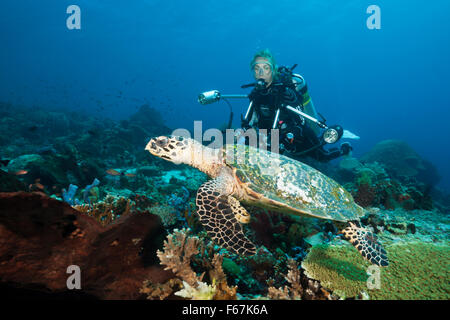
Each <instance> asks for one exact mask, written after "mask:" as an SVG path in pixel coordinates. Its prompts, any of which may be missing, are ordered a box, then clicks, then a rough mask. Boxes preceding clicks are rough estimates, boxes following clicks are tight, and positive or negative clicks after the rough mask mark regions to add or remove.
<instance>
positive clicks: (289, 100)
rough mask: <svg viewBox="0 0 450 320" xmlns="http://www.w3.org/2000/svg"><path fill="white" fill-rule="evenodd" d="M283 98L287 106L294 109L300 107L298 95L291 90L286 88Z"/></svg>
mask: <svg viewBox="0 0 450 320" xmlns="http://www.w3.org/2000/svg"><path fill="white" fill-rule="evenodd" d="M281 97H282V99H283V102H284V103H285V104H286V105H290V106H292V107H296V106H298V105H299V101H298V97H297V94H296V93H295V91H294V90H293V89H291V88H288V87H286V88H285V89H284V91H283V92H282V94H281Z"/></svg>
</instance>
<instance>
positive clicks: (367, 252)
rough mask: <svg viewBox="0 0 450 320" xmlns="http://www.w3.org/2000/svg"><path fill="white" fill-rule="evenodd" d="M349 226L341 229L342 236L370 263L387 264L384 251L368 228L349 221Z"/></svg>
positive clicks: (382, 265)
mask: <svg viewBox="0 0 450 320" xmlns="http://www.w3.org/2000/svg"><path fill="white" fill-rule="evenodd" d="M349 224H350V226H348V227H347V228H345V229H344V230H342V233H343V234H344V237H345V238H346V239H347V240H348V241H350V243H351V244H352V245H354V246H355V248H356V249H357V250H358V251H359V253H361V255H362V256H363V257H364V258H365V259H367V260H369V261H370V262H371V263H373V264H376V265H378V266H381V267H385V266H387V265H388V264H389V261H388V258H387V254H386V251H385V250H384V248H383V247H382V246H381V244H380V243H379V242H378V239H377V237H376V236H375V235H374V234H373V233H372V232H370V231H369V230H367V229H365V228H362V227H359V226H357V225H356V224H354V223H352V222H349Z"/></svg>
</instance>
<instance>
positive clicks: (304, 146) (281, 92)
mask: <svg viewBox="0 0 450 320" xmlns="http://www.w3.org/2000/svg"><path fill="white" fill-rule="evenodd" d="M295 67H296V65H294V66H293V67H292V68H287V67H278V66H277V64H276V62H275V58H274V57H273V55H272V54H271V52H270V51H269V50H268V49H265V50H262V51H259V52H257V53H256V54H255V55H254V57H253V59H252V60H251V63H250V68H251V71H252V72H253V76H254V78H255V80H256V82H255V83H252V84H248V85H244V86H242V88H247V87H251V86H254V88H253V90H252V92H251V93H250V95H249V96H248V97H249V99H250V106H249V109H248V110H247V113H246V115H245V117H242V123H241V126H242V128H243V129H244V130H248V129H250V128H253V129H255V130H259V129H267V132H270V129H279V138H280V141H279V148H280V153H281V154H285V155H286V156H289V157H291V158H296V159H298V158H302V157H311V158H313V159H316V160H318V161H320V162H327V161H330V160H332V159H335V158H338V157H340V156H343V155H347V154H349V153H350V152H351V150H352V147H351V145H350V143H348V142H344V143H342V144H341V146H340V149H338V148H330V149H329V150H327V149H325V148H324V145H325V144H326V143H325V142H323V140H324V139H323V137H320V132H321V128H325V127H326V126H325V124H324V121H323V122H320V121H317V120H315V119H317V112H316V110H315V108H314V105H313V103H312V101H311V97H310V96H309V93H308V88H307V85H306V82H305V80H304V79H303V77H302V76H301V75H298V74H294V73H293V72H292V70H293V69H294V68H295ZM289 108H291V109H290V110H288V109H289ZM292 108H294V109H296V110H298V111H301V113H302V114H304V115H306V116H302V115H300V114H296V113H295V112H291V111H293V109H292ZM307 115H309V116H310V117H307ZM311 117H312V118H313V119H310V118H311ZM321 117H322V116H321ZM322 118H323V117H322ZM312 120H315V121H312ZM334 129H336V131H337V132H339V138H340V137H341V136H342V134H343V128H342V127H341V126H334ZM267 141H269V139H267Z"/></svg>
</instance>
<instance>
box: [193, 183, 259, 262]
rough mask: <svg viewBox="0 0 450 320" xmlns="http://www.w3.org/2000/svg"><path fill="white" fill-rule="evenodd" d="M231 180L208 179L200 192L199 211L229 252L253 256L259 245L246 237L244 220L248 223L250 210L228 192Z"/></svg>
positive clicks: (214, 235) (203, 222) (205, 223)
mask: <svg viewBox="0 0 450 320" xmlns="http://www.w3.org/2000/svg"><path fill="white" fill-rule="evenodd" d="M226 183H227V181H225V179H221V178H220V177H218V178H217V179H213V180H210V181H207V182H205V183H204V184H202V185H201V186H200V188H199V189H198V192H197V199H196V204H197V214H198V215H199V217H200V222H201V224H202V225H203V227H204V228H205V230H206V232H207V233H208V236H210V237H211V238H212V239H213V240H214V241H215V242H216V243H217V244H219V245H220V246H223V247H225V248H227V249H228V250H229V251H231V252H233V253H236V254H239V255H245V256H250V255H254V254H255V253H256V247H255V245H254V244H253V243H252V242H251V241H250V240H249V239H248V238H247V237H246V236H245V234H244V232H243V231H242V227H241V225H240V223H239V221H238V219H237V218H239V219H240V220H241V222H246V221H245V218H242V217H246V214H247V215H248V213H247V211H246V210H245V209H244V208H243V207H242V206H241V205H240V203H239V201H238V200H237V199H235V198H232V197H231V196H230V195H229V194H227V193H226V191H225V190H227V188H226V187H227V186H226Z"/></svg>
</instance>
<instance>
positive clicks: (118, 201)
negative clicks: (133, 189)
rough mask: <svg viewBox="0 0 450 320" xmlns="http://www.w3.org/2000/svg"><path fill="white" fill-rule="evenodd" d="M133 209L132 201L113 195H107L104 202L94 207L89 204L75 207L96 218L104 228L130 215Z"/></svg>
mask: <svg viewBox="0 0 450 320" xmlns="http://www.w3.org/2000/svg"><path fill="white" fill-rule="evenodd" d="M133 207H134V203H133V202H132V201H131V200H130V199H126V198H124V197H114V196H112V195H107V196H106V198H105V199H104V201H100V202H97V203H95V204H93V205H92V206H89V205H88V204H84V205H76V206H74V208H75V209H76V210H78V211H80V212H83V213H85V214H87V215H89V216H91V217H94V218H95V219H96V220H97V221H99V222H100V223H101V224H102V225H103V226H105V225H108V224H110V223H111V222H113V221H114V220H115V219H116V218H118V217H120V216H125V215H128V214H130V213H131V212H132V210H133Z"/></svg>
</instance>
